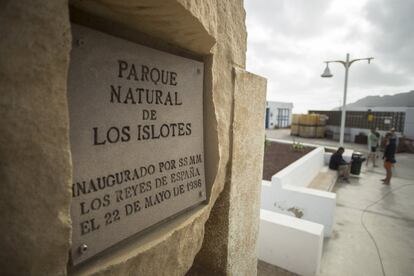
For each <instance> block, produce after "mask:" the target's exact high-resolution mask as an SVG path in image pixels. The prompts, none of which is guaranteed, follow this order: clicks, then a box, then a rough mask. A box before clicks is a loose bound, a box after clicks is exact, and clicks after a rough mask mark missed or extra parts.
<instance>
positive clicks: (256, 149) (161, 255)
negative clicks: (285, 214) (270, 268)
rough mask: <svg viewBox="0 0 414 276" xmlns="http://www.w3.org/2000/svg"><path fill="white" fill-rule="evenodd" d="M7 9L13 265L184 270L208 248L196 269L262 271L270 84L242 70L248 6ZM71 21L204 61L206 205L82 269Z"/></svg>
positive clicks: (172, 3)
mask: <svg viewBox="0 0 414 276" xmlns="http://www.w3.org/2000/svg"><path fill="white" fill-rule="evenodd" d="M69 12H70V19H69ZM0 13H1V17H0V20H1V24H0V34H1V37H2V40H1V41H0V49H1V51H2V54H3V55H4V56H5V57H6V58H2V59H1V60H0V72H1V78H0V87H1V89H2V92H1V98H0V107H1V109H0V115H1V116H0V120H1V126H2V129H3V131H2V133H1V134H0V142H1V143H0V154H1V156H2V160H1V174H0V179H1V188H0V189H1V201H0V202H1V203H0V204H1V206H0V207H1V212H2V213H1V215H2V218H3V223H2V224H1V228H0V233H1V235H2V239H1V248H2V249H3V250H2V253H1V254H2V255H1V264H0V267H2V269H3V271H2V272H5V274H8V275H22V274H25V275H66V274H73V275H184V274H185V273H187V271H188V270H189V269H190V268H191V267H192V265H193V262H194V258H195V256H196V254H197V252H199V251H200V249H202V250H201V251H200V253H199V254H198V256H197V259H196V262H195V266H194V267H198V268H201V270H205V271H214V272H216V273H217V274H223V275H225V274H227V275H253V274H255V271H256V256H255V243H256V238H257V227H258V217H259V196H258V193H259V189H260V183H261V181H260V178H261V167H262V153H263V140H264V130H263V127H262V126H263V117H264V115H263V112H264V105H265V80H264V79H262V78H260V77H257V76H255V75H252V74H249V73H246V72H245V71H244V69H243V68H244V67H245V59H246V57H245V54H246V37H247V33H246V30H245V25H244V20H245V12H244V9H243V3H242V1H241V0H238V1H220V0H208V1H203V4H202V5H201V4H199V2H198V1H192V0H151V1H150V0H137V1H116V0H94V1H80V0H77V1H76V0H75V1H70V2H69V3H67V2H66V1H60V0H56V1H31V2H30V3H24V4H23V3H21V2H19V1H6V2H5V3H3V4H2V9H1V11H0ZM70 21H72V22H76V23H78V24H81V25H85V26H88V27H92V28H95V29H97V30H100V31H104V32H106V33H109V34H111V35H115V36H118V37H122V38H126V39H128V40H131V41H134V42H137V43H142V44H145V45H147V46H150V47H154V48H157V49H160V50H163V51H168V52H171V53H174V54H179V55H182V56H187V57H192V58H195V59H198V60H202V61H204V62H205V81H204V82H205V84H204V133H205V137H204V140H205V161H206V165H205V169H206V184H207V191H208V201H207V203H206V204H204V205H201V206H199V207H197V208H195V209H193V210H191V211H189V212H186V213H185V214H183V215H180V216H178V217H176V218H174V219H172V220H170V221H168V222H166V223H163V224H162V225H161V226H159V227H157V228H155V229H154V230H151V231H150V232H147V233H146V234H143V235H140V236H139V237H132V238H131V239H129V240H128V241H127V242H125V243H122V244H120V245H119V246H116V247H115V248H113V249H111V250H110V252H106V253H105V254H102V255H101V256H99V258H95V259H94V260H91V261H89V262H87V263H85V264H83V265H80V266H79V267H76V268H73V267H71V266H70V265H69V266H67V263H68V261H69V260H68V251H69V248H70V245H71V237H70V229H71V223H70V214H69V209H70V200H71V194H70V185H71V160H70V150H69V140H68V133H69V122H68V111H67V109H68V108H67V99H66V93H67V91H66V79H67V70H68V64H69V58H70V55H69V54H70V49H71V40H70ZM235 68H237V69H235ZM223 190H224V192H223V193H222V191H223ZM203 240H204V241H203ZM191 271H195V270H191ZM191 273H192V272H190V274H191Z"/></svg>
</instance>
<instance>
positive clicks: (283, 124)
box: [265, 101, 293, 128]
mask: <svg viewBox="0 0 414 276" xmlns="http://www.w3.org/2000/svg"><path fill="white" fill-rule="evenodd" d="M292 108H293V103H285V102H271V101H268V102H266V117H265V127H266V128H287V127H290V125H291V124H292Z"/></svg>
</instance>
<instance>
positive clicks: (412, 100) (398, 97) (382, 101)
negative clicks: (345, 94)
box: [347, 90, 414, 109]
mask: <svg viewBox="0 0 414 276" xmlns="http://www.w3.org/2000/svg"><path fill="white" fill-rule="evenodd" d="M405 106H410V107H414V90H411V91H410V92H406V93H399V94H395V95H387V96H367V97H365V98H362V99H360V100H358V101H356V102H354V103H350V104H348V105H347V109H348V108H350V109H352V108H356V107H405Z"/></svg>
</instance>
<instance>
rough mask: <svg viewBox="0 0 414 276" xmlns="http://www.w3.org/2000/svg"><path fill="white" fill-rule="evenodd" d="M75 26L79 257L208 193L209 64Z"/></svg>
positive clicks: (71, 86)
mask: <svg viewBox="0 0 414 276" xmlns="http://www.w3.org/2000/svg"><path fill="white" fill-rule="evenodd" d="M72 32H73V48H72V53H71V63H70V69H69V77H68V79H69V81H68V100H69V114H70V142H71V151H72V160H73V184H72V207H71V216H72V225H73V233H72V238H73V244H72V262H73V263H74V264H77V263H80V262H83V261H84V260H86V259H88V258H90V257H92V256H94V255H96V254H97V253H99V252H101V251H103V250H104V249H106V248H108V247H110V246H112V245H114V244H116V243H118V242H120V241H121V240H124V239H125V238H128V237H130V236H131V235H133V234H136V233H138V232H140V231H142V230H144V229H146V228H148V227H150V226H152V225H154V224H157V223H159V222H161V221H163V220H165V219H167V218H168V217H171V216H172V215H175V214H177V213H179V212H181V211H183V210H185V209H188V208H190V207H192V206H195V205H197V204H200V203H201V202H202V201H204V200H205V199H206V193H205V178H204V152H203V63H201V62H198V61H194V60H191V59H186V58H183V57H179V56H175V55H171V54H168V53H165V52H161V51H158V50H154V49H151V48H148V47H144V46H141V45H138V44H136V43H132V42H129V41H126V40H123V39H120V38H116V37H113V36H110V35H107V34H104V33H100V32H97V31H95V30H92V29H88V28H85V27H82V26H79V25H72ZM159 227H162V226H159Z"/></svg>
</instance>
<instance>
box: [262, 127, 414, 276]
mask: <svg viewBox="0 0 414 276" xmlns="http://www.w3.org/2000/svg"><path fill="white" fill-rule="evenodd" d="M286 134H287V135H286ZM267 137H271V138H276V139H287V140H291V139H292V137H290V136H289V135H288V132H286V130H283V131H282V132H280V131H279V130H278V131H270V132H268V133H267ZM297 140H299V141H300V142H303V143H311V144H318V145H331V146H337V142H334V141H326V140H323V139H315V140H314V139H304V138H299V139H297ZM345 147H347V148H353V149H355V150H358V151H366V146H364V145H362V146H361V145H355V144H346V145H345ZM396 159H397V164H396V167H395V177H394V178H393V179H392V181H391V182H392V183H391V186H385V185H383V184H381V181H380V180H381V179H382V178H384V169H383V168H382V166H380V167H377V168H372V167H369V168H366V167H365V163H364V166H363V170H362V173H361V175H360V176H359V177H353V178H352V179H351V183H350V184H345V183H337V184H336V186H335V188H334V192H336V194H337V208H336V215H335V221H336V222H335V225H334V228H333V235H332V237H331V238H329V239H325V241H324V249H323V256H322V262H321V270H320V273H319V274H318V276H342V275H344V276H348V275H352V276H358V275H361V276H371V275H372V276H377V275H387V276H397V275H401V276H406V275H414V154H397V156H396ZM378 163H379V164H380V163H381V162H378ZM369 206H370V207H369ZM367 207H369V208H368V209H366V208H367ZM364 210H366V211H365V212H364ZM362 216H363V222H364V224H365V226H366V227H367V229H368V230H369V232H370V233H371V235H372V237H373V238H374V239H375V242H376V244H377V246H378V250H379V252H380V255H381V260H382V263H383V267H384V272H385V274H384V273H383V272H382V268H381V261H380V257H379V256H378V253H377V250H376V247H375V244H374V242H373V241H372V239H371V238H370V235H369V234H368V232H367V231H366V230H365V229H364V227H363V225H362V223H361V217H362ZM259 275H287V274H280V273H278V270H276V269H275V270H273V272H272V270H271V268H269V267H266V274H263V267H261V266H259Z"/></svg>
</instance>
